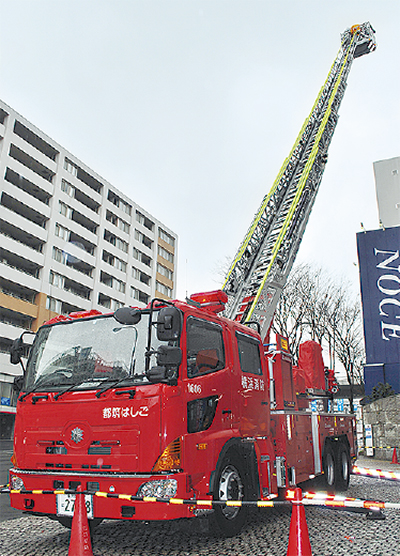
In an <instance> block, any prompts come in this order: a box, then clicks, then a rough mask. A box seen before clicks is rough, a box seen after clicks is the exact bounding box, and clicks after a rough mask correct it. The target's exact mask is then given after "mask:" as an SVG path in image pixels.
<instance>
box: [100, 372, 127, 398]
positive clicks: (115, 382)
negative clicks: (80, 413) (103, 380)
mask: <svg viewBox="0 0 400 556" xmlns="http://www.w3.org/2000/svg"><path fill="white" fill-rule="evenodd" d="M130 378H133V377H132V376H124V378H114V379H113V380H110V381H108V380H107V382H109V384H108V386H105V387H104V388H102V389H101V390H99V391H98V392H96V394H95V396H96V398H100V396H101V395H102V394H103V392H107V390H110V388H115V387H116V386H118V384H120V383H121V382H124V381H125V380H128V379H130Z"/></svg>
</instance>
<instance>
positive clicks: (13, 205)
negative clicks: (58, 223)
mask: <svg viewBox="0 0 400 556" xmlns="http://www.w3.org/2000/svg"><path fill="white" fill-rule="evenodd" d="M0 204H1V205H3V207H6V208H8V210H11V211H12V212H15V213H16V214H19V215H20V216H22V217H23V218H26V219H27V220H29V221H30V222H33V223H34V224H36V225H37V226H40V227H41V228H46V222H47V220H49V217H48V216H46V215H44V214H42V213H40V212H38V211H36V210H34V209H33V208H31V207H30V206H28V205H25V204H24V203H21V201H18V200H17V199H15V198H14V197H12V196H11V195H9V194H8V193H6V192H5V191H3V193H2V195H1V200H0Z"/></svg>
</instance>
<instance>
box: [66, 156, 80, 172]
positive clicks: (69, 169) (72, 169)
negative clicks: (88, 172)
mask: <svg viewBox="0 0 400 556" xmlns="http://www.w3.org/2000/svg"><path fill="white" fill-rule="evenodd" d="M64 170H67V172H69V173H70V174H72V175H73V176H77V175H78V166H76V165H75V164H74V163H73V162H71V161H70V160H69V159H68V158H66V159H65V160H64Z"/></svg>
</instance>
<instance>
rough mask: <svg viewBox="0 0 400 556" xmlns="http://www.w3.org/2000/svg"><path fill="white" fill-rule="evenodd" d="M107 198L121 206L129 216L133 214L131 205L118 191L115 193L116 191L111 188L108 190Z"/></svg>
mask: <svg viewBox="0 0 400 556" xmlns="http://www.w3.org/2000/svg"><path fill="white" fill-rule="evenodd" d="M107 199H108V200H109V201H110V203H112V204H113V205H115V206H116V207H119V208H120V209H121V210H123V211H124V212H125V213H126V214H128V215H129V216H130V215H131V213H132V207H131V205H129V204H128V203H126V202H125V201H124V200H123V199H121V197H119V196H118V195H117V194H116V193H114V191H111V189H109V190H108V196H107Z"/></svg>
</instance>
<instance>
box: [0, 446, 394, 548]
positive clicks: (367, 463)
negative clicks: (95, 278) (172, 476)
mask: <svg viewBox="0 0 400 556" xmlns="http://www.w3.org/2000/svg"><path fill="white" fill-rule="evenodd" d="M1 447H2V448H3V449H2V460H1V461H2V467H1V473H2V475H1V476H2V477H3V473H4V467H3V465H4V464H3V458H4V462H7V458H8V460H9V457H11V453H12V452H11V450H10V449H4V447H3V446H1ZM357 463H358V465H359V466H363V467H374V468H379V469H389V470H392V471H399V472H400V465H392V464H390V462H380V461H379V462H377V461H374V460H371V459H369V458H364V459H359V460H358V462H357ZM2 484H4V483H2ZM0 496H1V498H5V499H7V500H8V495H5V494H3V495H0ZM346 496H348V497H354V498H363V499H368V500H379V501H383V502H397V503H399V502H400V483H397V482H393V481H387V480H383V479H370V478H365V477H360V476H354V475H353V476H352V477H351V481H350V487H349V489H348V491H347V492H346ZM305 511H306V516H307V523H308V530H309V537H310V542H311V547H312V553H313V556H349V555H357V556H361V555H362V556H400V510H384V514H385V516H386V519H385V520H382V521H381V520H379V521H370V520H368V519H366V516H365V515H363V514H360V513H350V512H348V511H337V510H331V509H328V508H325V507H306V509H305ZM1 517H2V519H3V514H2V516H1ZM290 517H291V508H290V507H282V506H280V507H274V508H265V509H258V510H254V512H253V513H252V515H251V519H250V520H249V522H248V524H247V525H246V526H245V528H244V529H243V531H242V532H241V533H240V534H239V535H238V536H236V537H234V538H230V539H222V538H216V537H214V536H213V535H212V533H211V531H210V529H209V527H208V521H207V519H206V518H204V517H202V518H196V519H191V520H178V521H174V522H134V521H130V522H127V521H111V520H106V521H104V522H103V523H102V524H101V525H99V526H98V527H97V529H96V530H95V532H94V535H93V554H94V555H95V556H100V555H104V556H106V555H107V556H110V555H113V556H128V555H129V556H144V555H146V556H161V555H162V556H164V555H168V556H192V555H193V556H203V555H204V556H210V555H213V556H217V555H218V556H233V555H235V556H247V555H248V556H258V555H260V556H261V555H262V556H285V555H286V552H287V546H288V535H289V525H290ZM69 539H70V532H69V531H68V530H67V529H65V528H64V527H62V526H61V525H60V524H59V523H57V522H54V521H51V520H49V519H47V518H45V517H37V516H32V515H25V514H22V516H21V512H19V515H18V516H16V515H15V516H13V515H12V517H9V518H7V517H5V518H4V520H3V521H2V523H0V556H45V555H46V556H47V555H52V556H67V554H68V548H69Z"/></svg>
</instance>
